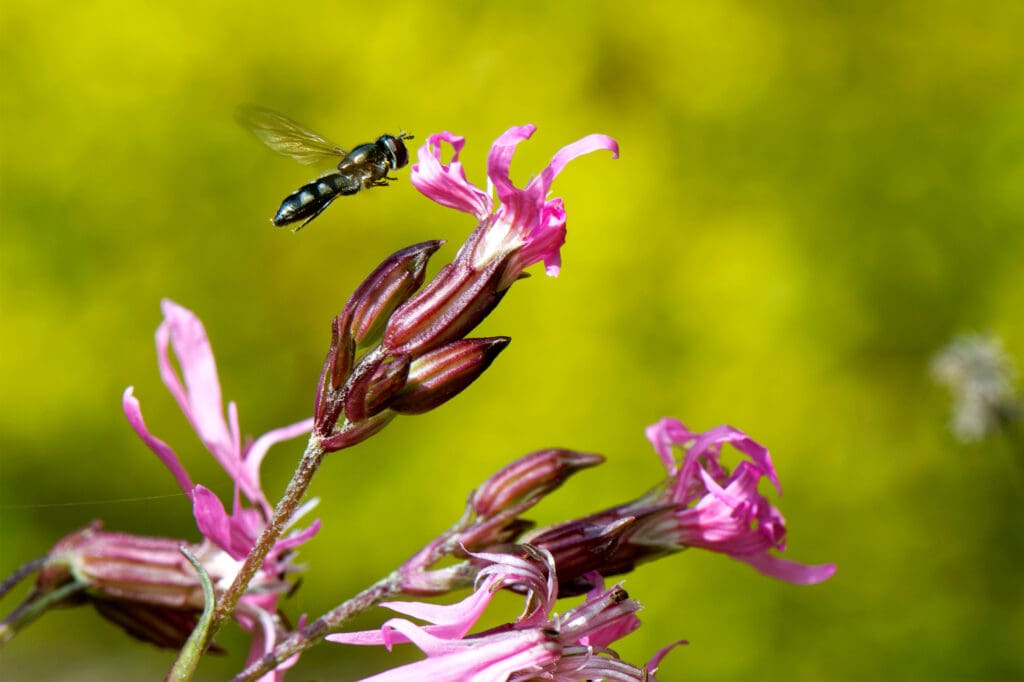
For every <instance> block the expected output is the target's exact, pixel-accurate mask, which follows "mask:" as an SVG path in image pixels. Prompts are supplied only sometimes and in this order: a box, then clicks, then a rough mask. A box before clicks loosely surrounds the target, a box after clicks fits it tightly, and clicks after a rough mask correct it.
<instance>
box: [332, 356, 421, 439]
mask: <svg viewBox="0 0 1024 682" xmlns="http://www.w3.org/2000/svg"><path fill="white" fill-rule="evenodd" d="M411 363H412V358H411V357H409V355H407V354H404V353H403V354H401V355H398V356H396V357H393V358H389V359H387V360H384V361H383V362H381V363H380V364H379V365H377V368H376V369H375V370H373V371H372V372H366V373H365V374H363V375H362V377H360V378H359V379H358V380H357V381H355V382H354V383H353V384H352V387H351V388H350V389H349V393H348V395H347V396H346V398H345V418H346V419H348V421H350V422H352V423H353V424H355V423H358V422H361V421H363V420H364V419H366V418H367V417H372V416H374V415H375V414H377V413H379V412H380V411H381V410H383V409H384V408H386V407H387V404H388V401H389V400H390V399H391V398H393V397H394V395H395V394H396V393H398V392H399V391H400V390H402V388H403V387H404V386H405V384H406V380H407V379H408V377H409V366H410V364H411Z"/></svg>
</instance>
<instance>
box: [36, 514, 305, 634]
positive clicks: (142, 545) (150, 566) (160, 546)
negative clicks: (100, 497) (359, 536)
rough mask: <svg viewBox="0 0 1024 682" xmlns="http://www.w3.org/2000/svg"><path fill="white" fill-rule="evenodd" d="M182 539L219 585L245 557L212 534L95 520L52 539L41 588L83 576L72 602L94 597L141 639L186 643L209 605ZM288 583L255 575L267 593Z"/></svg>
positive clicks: (114, 619) (95, 602) (92, 600)
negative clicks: (118, 529)
mask: <svg viewBox="0 0 1024 682" xmlns="http://www.w3.org/2000/svg"><path fill="white" fill-rule="evenodd" d="M182 546H185V547H187V548H188V549H189V550H190V551H191V552H192V553H193V554H194V555H195V556H196V557H197V558H198V559H199V561H200V562H201V563H202V564H203V568H204V569H205V570H206V571H207V573H208V574H209V576H210V579H211V580H212V581H213V583H214V585H215V587H216V588H217V589H218V590H222V589H224V587H226V585H227V584H228V583H230V582H231V580H233V579H234V575H235V572H236V571H237V569H238V567H239V565H240V564H239V563H238V562H237V561H235V560H233V559H232V558H231V557H229V556H228V555H227V554H226V553H225V552H224V551H223V550H221V549H219V548H217V547H216V546H214V545H213V544H212V543H210V542H204V543H202V544H200V545H194V544H190V543H186V542H185V541H184V540H177V539H173V538H158V537H144V536H138V535H129V534H127V533H113V532H109V531H104V530H102V529H101V525H100V523H99V522H93V523H92V524H90V525H89V526H87V527H85V528H82V529H80V530H77V531H75V532H74V533H72V534H70V535H68V536H67V537H65V538H63V539H62V540H60V541H59V542H58V543H57V544H56V545H55V546H54V547H53V549H52V550H51V551H50V554H49V556H48V557H47V561H46V564H45V566H44V567H43V569H42V570H41V571H40V572H39V577H38V579H37V581H36V591H37V592H38V593H43V594H45V593H47V592H50V591H52V590H55V589H58V588H60V587H62V586H63V585H66V584H68V583H70V582H77V583H80V584H82V585H83V586H84V587H85V589H86V591H85V592H84V593H77V594H76V598H77V599H76V600H75V602H73V603H84V602H89V603H92V604H93V606H95V607H96V610H97V611H99V613H100V614H101V615H102V616H103V617H104V618H107V619H108V620H110V621H112V622H114V623H115V624H117V625H118V626H119V627H121V628H122V629H124V630H125V631H126V632H128V634H130V635H132V636H133V637H135V638H137V639H141V640H143V641H146V642H150V643H152V644H155V645H157V646H160V647H167V648H180V647H181V646H182V645H183V644H184V643H185V640H187V639H188V636H189V634H191V632H192V630H193V628H194V627H195V624H196V619H197V617H198V615H199V613H200V611H202V608H203V593H202V586H201V585H200V582H199V576H198V575H197V574H196V572H195V570H194V569H193V568H192V566H191V565H190V564H189V563H188V561H187V560H186V559H185V557H184V556H183V555H182V554H181V552H180V551H179V548H180V547H182ZM287 588H288V584H287V583H284V582H282V581H280V580H278V579H277V578H275V577H273V576H270V575H268V574H266V573H264V572H261V573H260V574H258V576H257V580H256V581H254V583H253V589H254V590H255V591H257V592H263V593H272V592H283V591H285V590H286V589H287ZM83 595H84V596H83ZM258 599H262V600H264V601H265V600H266V597H265V596H263V597H259V598H258Z"/></svg>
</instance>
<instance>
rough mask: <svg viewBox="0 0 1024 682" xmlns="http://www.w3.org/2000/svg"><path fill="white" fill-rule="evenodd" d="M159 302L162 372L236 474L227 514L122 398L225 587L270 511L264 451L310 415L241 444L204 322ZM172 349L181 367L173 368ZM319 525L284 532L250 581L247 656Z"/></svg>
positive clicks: (244, 614)
mask: <svg viewBox="0 0 1024 682" xmlns="http://www.w3.org/2000/svg"><path fill="white" fill-rule="evenodd" d="M162 309H163V313H164V321H163V323H161V325H160V326H159V328H158V329H157V332H156V347H157V360H158V364H159V367H160V376H161V378H162V379H163V381H164V384H165V385H166V386H167V389H168V390H169V391H170V393H171V395H172V396H173V397H174V399H175V400H176V401H177V403H178V405H179V406H180V407H181V410H182V412H184V414H185V417H186V419H188V421H189V423H190V424H191V425H192V428H193V430H195V432H196V435H197V436H199V439H200V440H201V441H202V443H203V445H205V446H206V448H207V450H209V451H210V453H211V454H212V455H213V457H214V459H216V460H217V462H218V463H219V464H220V466H221V467H222V468H223V469H224V471H225V472H226V473H227V474H228V476H229V477H230V478H231V480H232V481H234V483H235V495H234V500H233V502H232V511H231V513H230V514H229V513H228V512H227V511H226V510H225V507H224V505H223V503H222V502H221V500H220V499H219V498H218V497H217V496H216V495H215V494H214V493H213V492H211V491H210V490H209V489H208V488H206V487H204V486H202V485H199V484H193V482H192V479H191V478H190V477H189V475H188V473H187V472H186V471H185V468H184V467H183V466H182V465H181V462H180V460H179V459H178V456H177V455H176V454H175V452H174V450H172V449H171V447H170V446H169V445H167V444H166V443H164V442H163V441H162V440H160V439H159V438H157V437H156V436H154V435H153V434H152V433H150V431H149V429H148V428H147V427H146V424H145V421H144V420H143V418H142V410H141V407H140V405H139V401H138V400H137V399H136V398H135V396H134V392H133V388H132V387H130V386H129V387H128V388H127V389H126V390H125V392H124V396H123V399H122V404H123V407H124V412H125V415H126V416H127V417H128V422H129V424H131V426H132V428H133V429H134V430H135V432H136V433H137V434H138V435H139V437H140V438H142V440H143V441H144V442H145V443H146V445H148V446H149V448H150V449H151V450H152V451H153V452H154V453H156V455H157V457H159V458H160V460H161V461H162V462H163V463H164V465H165V466H166V467H167V468H168V469H169V470H170V471H171V474H172V475H173V476H174V478H175V480H176V481H177V482H178V485H179V486H181V489H182V490H183V491H185V494H186V495H188V497H189V498H190V499H191V500H192V511H193V515H194V516H195V519H196V524H197V525H198V527H199V530H200V532H201V533H202V534H203V536H204V537H205V538H206V539H207V540H208V541H209V542H211V543H212V544H213V545H215V546H216V547H218V548H219V549H220V550H222V555H221V556H220V557H219V558H217V561H218V562H220V565H219V566H218V575H223V576H224V579H225V584H224V585H222V586H221V587H222V589H223V588H224V587H226V586H227V585H228V584H230V582H231V580H233V579H234V575H235V574H236V573H237V571H238V569H239V568H240V566H241V561H242V560H244V559H245V557H246V556H247V555H248V554H249V552H250V551H251V550H252V548H253V546H254V545H255V542H256V539H257V538H258V537H259V534H260V532H262V530H263V528H264V527H265V525H266V523H267V520H268V519H269V517H270V515H271V512H272V511H273V509H272V506H271V504H270V502H269V501H268V499H267V497H266V495H265V494H264V492H263V489H262V487H261V485H260V464H261V463H262V461H263V457H264V456H265V455H266V454H267V451H268V450H269V449H270V447H271V446H273V445H275V444H277V443H279V442H281V441H284V440H288V439H291V438H295V437H297V436H301V435H303V434H305V433H308V432H309V431H310V429H311V428H312V424H313V420H312V419H306V420H303V421H301V422H297V423H295V424H291V425H288V426H284V427H282V428H279V429H275V430H273V431H270V432H268V433H266V434H264V435H263V436H260V437H259V438H257V439H256V440H255V441H253V442H251V443H246V444H244V445H243V443H242V438H241V431H240V428H239V423H238V409H237V407H236V406H235V404H234V403H233V402H232V403H228V406H227V417H226V418H225V410H224V406H223V403H222V398H221V389H220V380H219V379H218V377H217V366H216V363H215V361H214V358H213V350H212V349H211V347H210V342H209V340H208V339H207V336H206V330H205V328H204V327H203V323H202V322H201V321H200V320H199V318H198V317H196V316H195V314H193V313H192V312H191V311H189V310H187V309H186V308H183V307H181V306H179V305H178V304H176V303H174V302H173V301H170V300H166V299H165V300H164V301H163V302H162ZM172 351H173V354H174V358H175V359H176V360H177V365H178V367H179V368H180V373H179V371H178V370H176V369H175V365H174V362H173V360H172V357H171V353H172ZM242 498H244V500H245V501H243V499H242ZM313 504H315V502H313ZM311 507H312V504H307V505H304V506H303V507H301V508H300V510H299V512H298V513H297V514H296V515H295V517H294V518H293V519H292V523H294V522H295V521H297V520H298V518H299V517H300V516H301V515H302V514H304V513H305V512H306V511H308V510H309V509H310V508H311ZM319 528H320V522H319V521H314V522H313V523H312V524H311V525H310V526H309V527H308V528H305V529H303V530H300V531H296V532H294V533H292V534H291V535H288V536H285V537H283V538H281V539H280V540H279V541H278V542H277V543H276V544H275V545H274V548H273V549H272V550H271V552H270V553H269V554H268V555H267V558H266V560H265V561H264V564H263V567H262V570H261V571H260V572H259V573H258V574H257V576H256V578H255V579H254V580H253V582H252V583H251V584H250V593H249V594H246V595H245V596H244V597H243V598H242V600H241V602H240V608H239V610H238V611H237V613H236V617H237V619H238V620H239V622H240V623H241V624H242V626H243V627H244V628H246V629H247V630H251V631H253V632H254V633H256V635H257V636H256V637H254V639H255V642H254V644H255V645H256V647H258V648H259V649H260V651H256V650H255V648H254V651H253V652H251V653H250V659H251V660H255V657H258V656H259V655H261V654H262V653H266V652H269V651H270V650H271V649H272V648H273V645H274V642H275V639H276V637H275V634H274V631H273V630H274V628H273V627H272V626H273V614H274V612H275V611H276V605H277V600H278V597H279V595H280V593H282V592H284V591H286V590H287V589H289V586H288V584H287V583H284V582H282V581H281V580H280V579H279V577H280V576H282V575H284V574H287V573H293V572H295V571H296V570H297V569H296V568H295V567H294V565H293V564H292V555H293V552H292V551H291V550H293V549H294V548H295V547H297V546H298V545H300V544H302V543H303V542H305V541H306V540H308V539H309V538H311V537H312V536H313V535H315V534H316V532H317V531H318V530H319ZM204 565H205V562H204ZM225 565H226V566H227V567H228V568H225ZM208 570H209V572H210V573H211V574H213V573H214V571H213V570H210V569H208Z"/></svg>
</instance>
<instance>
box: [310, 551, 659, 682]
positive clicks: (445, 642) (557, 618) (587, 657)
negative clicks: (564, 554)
mask: <svg viewBox="0 0 1024 682" xmlns="http://www.w3.org/2000/svg"><path fill="white" fill-rule="evenodd" d="M521 549H522V550H523V552H522V553H521V554H520V555H517V554H497V553H481V554H477V555H475V556H476V558H477V559H478V560H482V561H487V562H490V565H489V566H487V567H486V568H484V569H483V570H481V572H480V574H479V576H478V578H477V586H476V589H475V591H474V592H473V593H472V594H471V595H470V596H468V597H467V598H465V599H464V600H463V601H461V602H459V603H456V604H451V605H448V606H439V605H437V604H429V603H420V602H388V603H383V604H381V606H384V607H386V608H388V609H391V610H393V611H396V612H398V613H401V614H405V615H407V616H411V617H413V618H417V619H419V620H424V621H427V622H428V623H430V624H429V625H417V624H415V623H413V622H412V621H410V620H407V619H405V618H392V619H390V620H388V621H386V622H385V623H384V625H383V626H382V627H381V628H380V629H379V630H370V631H363V632H349V633H341V634H334V635H328V636H327V639H328V640H329V641H333V642H338V643H341V644H355V645H363V646H371V645H384V646H386V647H387V648H388V649H390V648H391V647H392V646H393V645H394V644H397V643H404V642H412V643H413V644H415V645H416V646H417V647H419V649H420V650H422V651H423V652H424V653H425V654H426V655H427V658H426V659H424V660H421V661H418V662H415V663H410V664H407V665H403V666H400V667H398V668H395V669H393V670H389V671H386V672H383V673H380V674H378V675H374V676H372V677H368V678H366V679H364V680H363V681H362V682H398V681H400V680H433V681H435V682H465V681H467V680H480V681H481V682H483V681H484V680H491V681H493V682H527V681H528V680H553V681H555V682H570V681H577V680H584V679H593V680H598V679H602V680H610V681H612V682H641V681H643V680H654V679H655V678H654V672H655V670H656V668H657V664H658V662H659V661H660V660H661V658H662V657H663V656H664V655H665V653H666V652H667V651H668V649H670V648H671V647H666V648H665V649H663V650H662V651H660V652H658V654H657V655H656V656H655V657H654V658H653V659H652V661H651V662H649V663H648V664H647V665H646V666H644V667H642V668H641V667H638V666H635V665H632V664H630V663H627V662H625V661H622V660H620V659H619V658H618V656H617V655H616V654H615V652H614V651H612V650H611V649H609V648H608V647H609V645H611V644H612V643H613V642H615V641H616V640H618V639H620V638H622V637H624V636H626V635H628V634H629V633H631V632H633V631H634V630H636V629H637V628H638V627H639V626H640V620H639V619H638V618H637V616H636V612H637V611H638V610H639V609H640V604H639V603H638V602H636V601H635V600H633V599H630V598H629V595H628V594H626V591H625V590H623V589H622V587H621V586H619V585H616V586H614V587H612V588H610V589H607V590H606V589H604V586H603V585H601V584H600V583H601V581H600V578H599V577H598V576H592V580H593V582H594V583H595V585H596V586H595V588H594V589H593V590H592V591H591V592H590V594H588V596H587V599H586V601H585V602H584V603H582V604H580V605H579V606H576V607H573V608H570V609H567V610H566V611H564V612H561V613H556V612H555V611H554V608H555V604H556V598H557V582H558V580H557V578H556V577H555V573H554V570H555V569H554V563H553V560H552V558H551V556H550V554H547V553H546V552H544V551H542V550H536V549H534V548H530V547H528V546H523V547H522V548H521ZM502 588H512V589H515V590H516V591H519V592H522V593H524V594H526V607H525V609H524V612H523V614H522V615H521V616H520V617H519V618H517V619H516V620H515V621H514V622H512V623H509V624H507V625H503V626H499V627H496V628H493V629H491V630H486V631H483V632H478V633H473V634H470V631H471V630H472V628H473V626H474V625H475V624H476V622H477V620H478V619H479V618H480V616H481V615H482V614H483V612H484V611H485V609H486V608H487V606H488V605H489V604H490V602H491V599H492V598H493V597H494V595H495V594H496V593H497V592H498V590H500V589H502ZM673 646H674V645H673Z"/></svg>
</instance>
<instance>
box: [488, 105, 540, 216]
mask: <svg viewBox="0 0 1024 682" xmlns="http://www.w3.org/2000/svg"><path fill="white" fill-rule="evenodd" d="M536 130H537V126H535V125H533V124H532V123H527V124H526V125H523V126H513V127H511V128H509V129H508V130H506V131H505V132H504V133H502V134H501V135H500V136H499V137H498V139H497V140H495V141H494V144H493V145H491V152H490V154H488V155H487V177H488V178H490V179H491V182H492V183H494V189H495V191H496V192H497V194H498V199H499V201H501V203H502V204H504V205H505V206H507V207H510V208H512V209H513V210H512V212H513V214H514V215H515V214H516V213H518V211H517V210H516V209H517V204H518V198H519V195H520V194H521V193H522V191H521V190H520V189H518V188H517V187H516V186H515V185H513V184H512V180H511V178H510V177H509V171H510V170H511V168H512V156H513V155H514V154H515V151H516V147H517V146H518V145H519V143H520V142H522V141H523V140H528V139H530V137H532V136H533V133H534V132H535V131H536ZM543 194H544V193H541V196H543Z"/></svg>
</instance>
